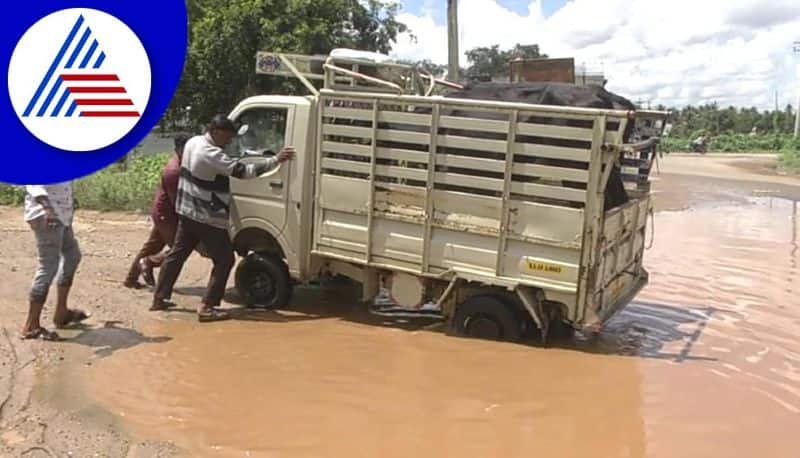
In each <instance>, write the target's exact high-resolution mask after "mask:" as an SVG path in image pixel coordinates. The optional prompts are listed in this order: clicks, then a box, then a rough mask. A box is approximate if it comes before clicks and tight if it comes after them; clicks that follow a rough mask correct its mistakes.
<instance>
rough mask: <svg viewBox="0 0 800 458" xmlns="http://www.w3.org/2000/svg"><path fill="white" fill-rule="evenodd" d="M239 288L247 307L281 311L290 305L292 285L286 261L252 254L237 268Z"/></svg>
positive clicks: (236, 278)
mask: <svg viewBox="0 0 800 458" xmlns="http://www.w3.org/2000/svg"><path fill="white" fill-rule="evenodd" d="M235 282H236V289H237V290H238V291H239V295H240V296H241V297H242V300H243V301H244V303H245V305H246V306H247V307H257V308H265V309H270V310H271V309H277V308H282V307H285V306H286V305H288V304H289V301H290V300H291V296H292V282H291V279H290V278H289V269H288V268H287V267H286V263H285V262H283V260H282V259H279V258H278V257H276V256H271V255H267V254H260V253H250V254H249V255H247V256H246V257H245V258H244V259H242V260H241V262H239V266H238V267H237V268H236V276H235Z"/></svg>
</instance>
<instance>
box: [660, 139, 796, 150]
mask: <svg viewBox="0 0 800 458" xmlns="http://www.w3.org/2000/svg"><path fill="white" fill-rule="evenodd" d="M692 140H693V138H678V137H667V138H665V139H663V140H662V145H663V147H664V149H665V150H666V151H676V152H677V151H690V150H691V143H692ZM792 142H793V138H792V136H791V135H786V134H766V135H755V136H752V137H751V136H749V135H746V134H723V135H717V136H715V137H712V139H711V144H710V145H709V147H708V151H710V152H721V153H774V152H778V151H781V150H783V149H784V148H785V147H788V146H789V145H791V144H792Z"/></svg>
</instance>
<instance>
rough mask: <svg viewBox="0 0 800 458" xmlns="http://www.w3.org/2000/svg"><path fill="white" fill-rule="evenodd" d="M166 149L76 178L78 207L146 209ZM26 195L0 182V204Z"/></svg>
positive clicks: (166, 156) (166, 157)
mask: <svg viewBox="0 0 800 458" xmlns="http://www.w3.org/2000/svg"><path fill="white" fill-rule="evenodd" d="M169 158H170V154H169V153H163V154H156V155H151V156H133V157H131V158H130V159H129V160H128V161H127V164H124V165H121V164H112V165H110V166H108V167H106V168H105V169H103V170H101V171H99V172H97V173H94V174H92V175H89V176H87V177H84V178H81V179H79V180H76V181H75V183H74V185H75V187H74V191H75V198H76V199H77V200H78V202H79V204H80V206H81V208H85V209H90V210H100V211H111V210H142V211H147V210H149V209H150V205H151V203H152V201H153V194H154V191H155V189H156V187H157V186H158V183H159V182H160V181H161V169H162V168H163V167H164V165H165V164H166V163H167V161H168V160H169ZM24 199H25V191H24V189H23V188H22V187H21V186H13V185H9V184H3V183H0V204H2V205H20V204H21V203H22V202H23V201H24Z"/></svg>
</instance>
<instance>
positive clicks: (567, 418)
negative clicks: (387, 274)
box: [85, 198, 800, 457]
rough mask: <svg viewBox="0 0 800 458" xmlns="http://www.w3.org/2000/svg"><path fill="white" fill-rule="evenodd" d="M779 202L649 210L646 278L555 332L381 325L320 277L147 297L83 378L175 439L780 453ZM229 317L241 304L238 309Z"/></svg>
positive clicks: (148, 429)
mask: <svg viewBox="0 0 800 458" xmlns="http://www.w3.org/2000/svg"><path fill="white" fill-rule="evenodd" d="M795 212H796V210H795V208H794V205H793V203H792V202H790V201H787V200H782V199H777V198H775V199H755V198H753V199H739V200H738V201H737V202H735V203H734V202H727V203H720V202H718V203H714V204H704V205H700V206H695V207H694V208H692V209H689V210H686V211H679V212H662V213H659V214H658V215H656V218H655V231H656V239H655V245H654V246H653V248H652V249H651V250H650V251H648V252H647V254H646V265H647V266H648V267H649V270H650V272H651V278H652V280H651V284H650V285H649V286H648V288H647V289H646V290H645V291H644V292H643V293H642V294H641V295H640V296H639V297H638V298H637V300H636V302H635V303H634V304H631V305H630V306H629V307H628V308H627V309H626V310H625V311H624V312H623V313H621V314H620V315H618V316H617V317H616V318H615V319H614V320H613V321H612V322H611V323H610V324H609V325H608V326H607V327H606V328H605V329H604V330H603V331H602V332H601V333H600V334H598V335H594V336H578V337H577V338H576V340H575V341H574V342H572V343H569V344H565V345H560V346H558V347H555V348H552V347H551V348H542V347H539V346H536V345H535V344H529V345H514V344H505V343H496V342H483V341H473V340H465V339H457V338H453V337H448V336H446V335H444V334H442V333H440V332H437V331H431V330H426V329H424V328H422V327H420V326H383V325H382V323H380V322H376V321H374V319H373V320H372V321H370V319H368V318H365V317H364V316H363V314H361V313H358V312H357V311H356V307H355V306H354V305H352V304H353V303H354V302H355V301H354V295H353V294H352V292H350V291H343V290H338V289H332V290H324V291H319V290H314V289H301V290H300V291H299V292H298V294H297V297H296V298H295V302H296V304H297V306H296V308H297V309H300V310H304V311H305V312H307V313H288V312H281V313H264V314H254V315H251V316H250V319H243V320H237V321H230V322H224V323H219V324H213V325H199V324H197V323H195V322H193V321H191V315H182V314H180V313H173V314H171V315H166V316H164V317H163V319H162V320H161V321H159V322H158V323H157V324H156V325H154V326H153V327H152V328H150V329H147V330H146V334H148V335H151V336H170V337H172V340H170V341H169V342H166V343H156V342H154V343H146V344H142V345H137V346H134V347H132V348H129V349H124V350H121V351H117V352H115V353H114V355H113V357H107V358H100V359H99V360H98V361H97V362H95V363H94V364H93V365H92V366H91V367H90V368H89V370H88V371H86V376H85V377H86V383H87V384H88V385H87V387H88V389H89V392H91V393H92V398H95V399H97V400H98V401H99V402H100V403H101V405H103V406H105V407H106V408H107V409H108V410H109V411H110V412H112V413H114V414H116V415H119V416H120V417H121V418H122V421H123V422H124V424H126V425H127V426H129V427H130V428H131V429H132V430H133V432H134V433H135V434H137V435H140V436H142V437H147V438H152V439H161V440H169V441H173V442H174V443H175V444H176V445H178V446H179V447H181V448H183V449H185V450H186V451H187V452H188V453H189V454H191V455H193V456H290V457H295V456H298V457H299V456H303V457H305V456H307V457H318V456H364V457H374V456H397V457H401V456H402V457H406V456H454V457H491V456H552V457H564V456H566V457H584V456H592V457H640V456H653V457H694V456H696V457H737V456H741V457H754V456H765V457H797V456H800V434H798V432H800V267H799V266H798V265H799V264H800V252H799V251H800V250H798V243H799V242H798V237H800V228H798V225H800V223H798V220H797V215H796V213H795ZM245 318H247V317H245Z"/></svg>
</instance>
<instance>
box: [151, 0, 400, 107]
mask: <svg viewBox="0 0 800 458" xmlns="http://www.w3.org/2000/svg"><path fill="white" fill-rule="evenodd" d="M187 6H188V10H189V19H190V24H189V47H188V53H187V58H186V62H185V65H184V73H183V78H182V80H181V84H180V86H179V88H178V90H177V91H176V94H175V97H174V98H173V101H172V104H171V106H170V109H169V110H168V112H167V115H166V118H167V120H168V121H170V120H171V121H175V120H177V119H180V118H181V117H182V116H184V115H185V112H184V108H185V107H187V106H191V107H192V109H191V112H190V118H191V121H192V122H193V123H202V122H204V121H205V120H207V119H209V118H210V117H211V116H212V115H213V114H214V113H217V112H226V111H228V110H230V109H231V108H233V105H234V104H235V103H236V102H237V101H238V100H240V99H241V98H243V97H246V96H249V95H253V94H257V93H270V92H277V91H281V92H283V91H289V92H294V91H302V89H301V86H300V85H299V83H297V82H293V81H288V80H287V79H285V78H277V77H269V76H263V75H257V74H256V73H255V56H256V52H258V51H259V50H272V51H282V52H292V53H299V54H327V53H328V52H330V51H331V49H333V48H336V47H347V48H356V49H362V50H368V51H377V52H382V53H388V52H389V51H390V50H391V46H392V44H393V43H394V42H395V40H396V39H397V36H398V34H400V33H402V32H405V31H407V30H408V29H407V27H406V26H405V25H404V24H402V23H401V22H399V21H397V19H396V16H397V12H398V5H397V4H396V3H394V2H387V1H383V0H326V1H317V0H229V1H226V2H217V1H213V0H189V2H188V4H187Z"/></svg>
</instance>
